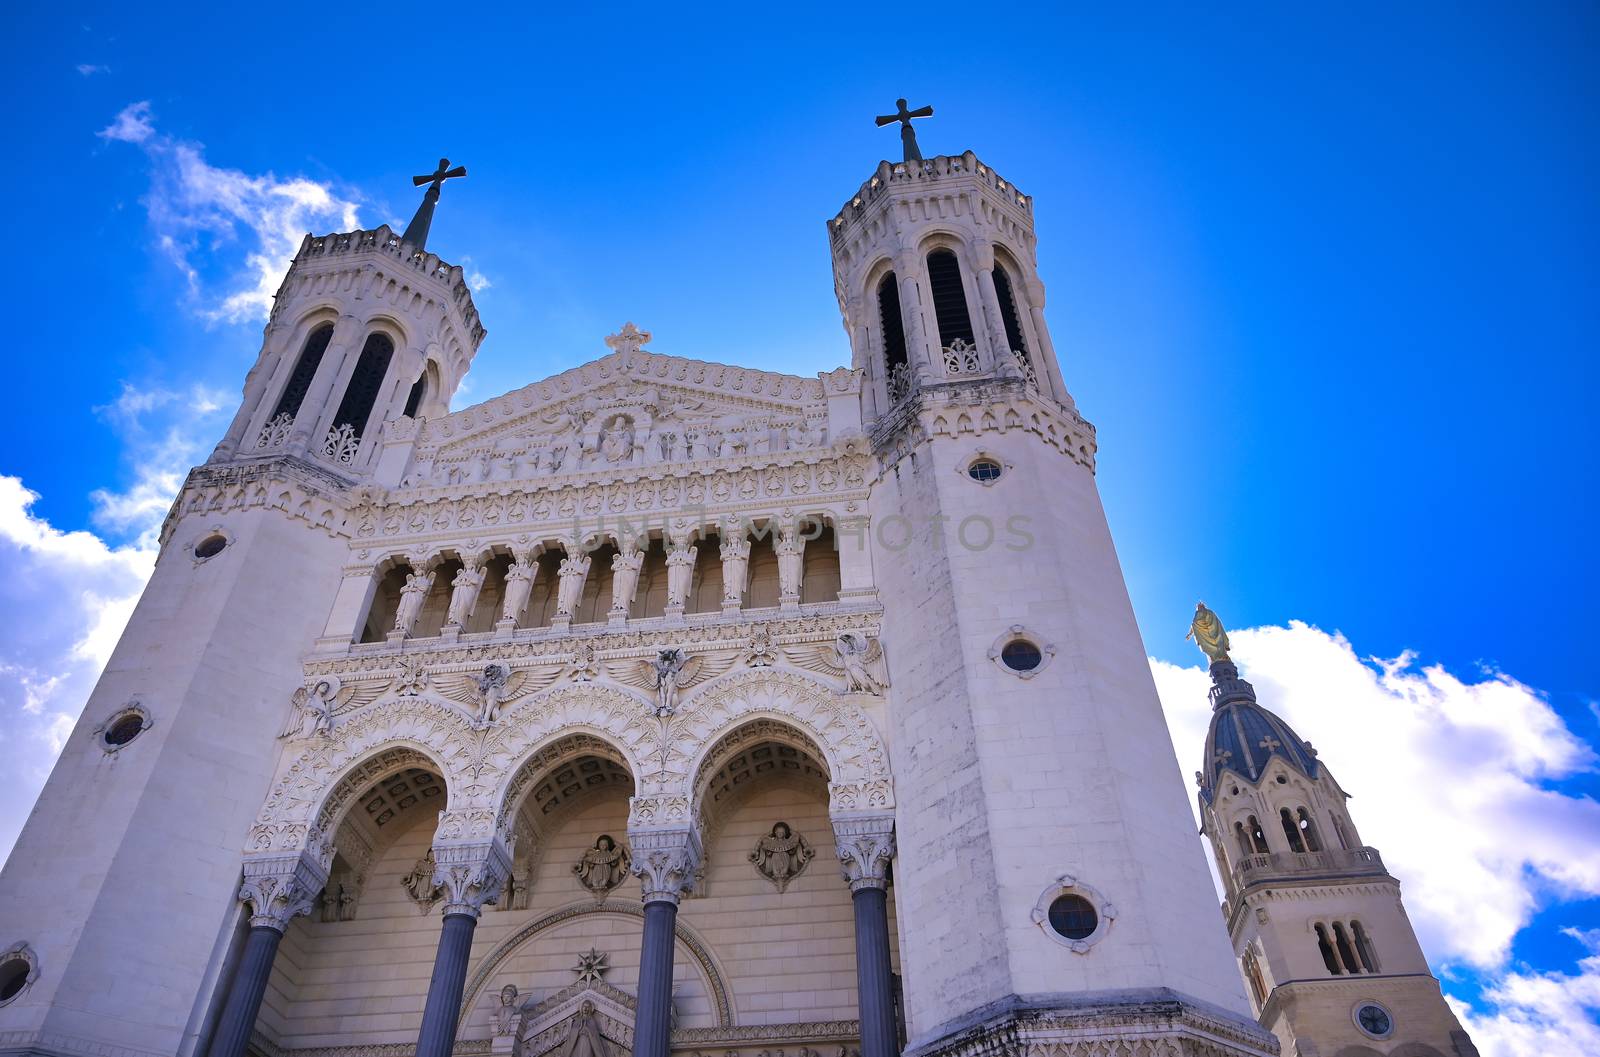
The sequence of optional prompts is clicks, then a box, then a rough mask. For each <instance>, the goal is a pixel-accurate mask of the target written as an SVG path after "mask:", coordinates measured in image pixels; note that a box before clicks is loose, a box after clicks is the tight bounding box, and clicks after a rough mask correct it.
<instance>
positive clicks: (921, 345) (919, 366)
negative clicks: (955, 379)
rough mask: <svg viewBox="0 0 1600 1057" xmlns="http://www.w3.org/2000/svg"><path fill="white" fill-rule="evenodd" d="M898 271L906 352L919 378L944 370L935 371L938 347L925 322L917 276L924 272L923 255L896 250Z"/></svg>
mask: <svg viewBox="0 0 1600 1057" xmlns="http://www.w3.org/2000/svg"><path fill="white" fill-rule="evenodd" d="M894 274H895V278H896V280H898V282H899V283H900V317H901V322H902V323H903V325H904V326H905V331H906V352H907V354H908V356H909V357H910V360H911V369H912V370H914V371H915V372H916V373H917V376H918V377H919V378H928V377H931V376H933V375H935V374H942V373H943V368H942V367H941V368H940V369H939V370H937V371H935V369H934V362H935V360H936V358H937V353H936V351H935V350H934V349H933V348H931V344H932V343H930V341H929V338H928V334H927V331H925V330H924V329H923V326H922V301H921V298H920V296H919V294H918V292H917V278H918V276H920V275H921V274H922V258H921V257H919V256H918V255H917V254H915V253H913V252H912V251H910V250H902V251H901V252H899V253H897V254H895V258H894Z"/></svg>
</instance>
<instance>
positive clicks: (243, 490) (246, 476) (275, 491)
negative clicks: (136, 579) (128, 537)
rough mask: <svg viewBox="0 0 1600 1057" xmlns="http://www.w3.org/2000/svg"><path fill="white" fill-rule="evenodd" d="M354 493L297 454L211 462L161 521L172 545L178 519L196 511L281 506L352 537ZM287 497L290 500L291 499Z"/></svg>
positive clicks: (325, 528) (290, 514)
mask: <svg viewBox="0 0 1600 1057" xmlns="http://www.w3.org/2000/svg"><path fill="white" fill-rule="evenodd" d="M357 494H362V493H359V492H357V491H354V485H353V483H352V482H351V481H349V480H348V479H346V478H344V477H341V476H339V475H338V474H336V473H334V472H333V471H332V470H330V469H328V468H327V467H324V466H317V465H314V464H312V463H310V462H308V461H306V460H304V459H301V458H297V457H294V456H285V455H274V456H269V457H266V458H261V459H252V460H248V461H239V462H220V463H205V464H202V465H200V466H196V467H195V468H194V469H192V470H190V471H189V476H188V477H187V478H186V479H185V480H184V482H183V487H182V488H181V489H179V490H178V497H177V498H176V499H175V500H173V503H172V509H171V510H169V511H168V512H167V517H166V520H165V521H163V522H162V524H161V543H162V545H163V546H165V545H166V543H167V542H168V540H169V539H170V538H171V535H172V530H173V527H174V526H175V525H176V524H177V522H178V520H179V519H180V518H183V517H187V516H188V515H190V514H210V513H227V512H229V511H234V510H249V509H262V510H279V511H282V512H283V514H284V515H285V516H287V517H291V518H297V519H300V520H304V521H306V522H307V524H309V525H311V526H312V527H313V528H316V529H319V530H321V531H323V532H326V533H327V534H328V535H330V536H335V537H344V536H348V535H350V531H349V528H348V526H347V523H346V518H347V516H348V509H349V506H350V503H351V500H352V498H353V497H354V496H355V495H357ZM285 495H287V497H288V498H287V500H285V498H284V497H285Z"/></svg>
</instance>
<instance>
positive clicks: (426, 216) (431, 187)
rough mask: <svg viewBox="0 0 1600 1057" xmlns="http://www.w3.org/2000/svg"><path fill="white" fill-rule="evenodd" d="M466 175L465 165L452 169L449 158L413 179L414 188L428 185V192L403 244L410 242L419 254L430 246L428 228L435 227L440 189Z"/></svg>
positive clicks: (404, 236)
mask: <svg viewBox="0 0 1600 1057" xmlns="http://www.w3.org/2000/svg"><path fill="white" fill-rule="evenodd" d="M465 175H467V167H466V166H465V165H457V166H456V167H455V168H454V169H452V168H450V159H449V158H440V159H439V168H437V169H435V170H434V171H433V172H431V173H428V174H427V175H425V176H413V177H412V178H411V185H412V186H413V187H421V186H422V185H423V184H427V185H428V190H427V191H426V192H425V193H424V194H423V196H422V204H421V205H420V206H418V207H417V215H416V216H414V217H412V218H411V223H409V224H407V225H406V233H405V234H404V235H401V236H400V241H401V242H409V243H411V245H413V246H415V247H416V249H417V252H419V253H420V252H422V250H423V249H424V248H425V247H426V246H427V244H428V228H429V227H431V226H432V225H433V206H434V203H435V202H437V201H439V188H440V187H442V186H443V185H444V182H445V181H446V180H454V179H456V178H457V177H459V176H465Z"/></svg>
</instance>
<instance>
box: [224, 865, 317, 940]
mask: <svg viewBox="0 0 1600 1057" xmlns="http://www.w3.org/2000/svg"><path fill="white" fill-rule="evenodd" d="M331 854H332V853H331V849H330V850H329V851H328V855H329V857H331ZM327 883H328V867H327V864H326V863H325V862H324V861H322V859H321V857H320V856H314V855H312V854H311V853H309V852H303V853H300V854H297V855H251V856H248V857H246V859H245V861H244V883H243V884H242V885H241V886H240V887H239V899H240V901H241V902H243V903H244V904H245V905H246V906H247V907H249V908H250V927H251V928H262V927H266V928H272V929H277V930H278V931H279V932H282V931H283V930H284V929H286V928H288V927H289V921H290V919H291V918H294V917H296V916H297V915H300V914H309V913H311V911H312V910H314V909H315V908H316V905H317V897H318V896H319V895H320V894H321V893H322V890H323V888H324V887H325V886H326V885H327Z"/></svg>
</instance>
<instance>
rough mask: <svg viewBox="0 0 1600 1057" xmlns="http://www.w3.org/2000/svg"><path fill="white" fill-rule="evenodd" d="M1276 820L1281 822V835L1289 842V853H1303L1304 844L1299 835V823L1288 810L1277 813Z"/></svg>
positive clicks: (1284, 809)
mask: <svg viewBox="0 0 1600 1057" xmlns="http://www.w3.org/2000/svg"><path fill="white" fill-rule="evenodd" d="M1278 818H1279V819H1280V820H1281V821H1282V822H1283V835H1284V836H1285V837H1287V838H1288V840H1289V850H1290V851H1305V850H1306V842H1305V840H1304V839H1303V838H1302V837H1301V834H1300V823H1299V822H1298V821H1296V819H1295V817H1294V816H1293V815H1291V814H1289V809H1288V808H1283V809H1282V810H1280V811H1279V812H1278Z"/></svg>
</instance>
